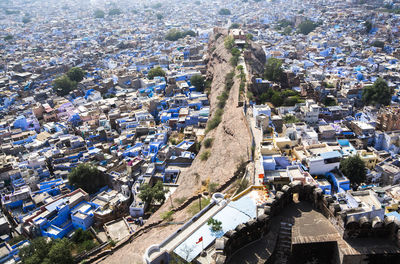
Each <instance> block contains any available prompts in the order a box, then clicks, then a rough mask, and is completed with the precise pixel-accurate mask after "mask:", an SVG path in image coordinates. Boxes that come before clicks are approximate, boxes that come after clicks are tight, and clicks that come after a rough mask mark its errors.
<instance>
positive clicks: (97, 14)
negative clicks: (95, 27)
mask: <svg viewBox="0 0 400 264" xmlns="http://www.w3.org/2000/svg"><path fill="white" fill-rule="evenodd" d="M104 15H105V13H104V11H103V10H101V9H96V10H95V11H94V17H95V18H104Z"/></svg>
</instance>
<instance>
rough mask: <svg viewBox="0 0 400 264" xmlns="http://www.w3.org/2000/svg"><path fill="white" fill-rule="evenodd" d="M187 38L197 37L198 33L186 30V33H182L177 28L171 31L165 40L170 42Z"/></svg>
mask: <svg viewBox="0 0 400 264" xmlns="http://www.w3.org/2000/svg"><path fill="white" fill-rule="evenodd" d="M186 36H192V37H194V36H196V32H194V31H193V30H186V31H180V30H178V29H176V28H173V29H170V30H169V31H168V32H167V34H166V35H165V39H166V40H170V41H176V40H178V39H180V38H184V37H186Z"/></svg>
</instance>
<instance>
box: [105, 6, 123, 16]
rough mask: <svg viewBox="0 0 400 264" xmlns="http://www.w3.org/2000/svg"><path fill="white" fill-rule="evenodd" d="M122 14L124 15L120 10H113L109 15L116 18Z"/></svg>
mask: <svg viewBox="0 0 400 264" xmlns="http://www.w3.org/2000/svg"><path fill="white" fill-rule="evenodd" d="M120 14H122V12H121V10H120V9H119V8H113V9H110V11H108V15H110V16H116V15H120ZM103 17H104V16H103Z"/></svg>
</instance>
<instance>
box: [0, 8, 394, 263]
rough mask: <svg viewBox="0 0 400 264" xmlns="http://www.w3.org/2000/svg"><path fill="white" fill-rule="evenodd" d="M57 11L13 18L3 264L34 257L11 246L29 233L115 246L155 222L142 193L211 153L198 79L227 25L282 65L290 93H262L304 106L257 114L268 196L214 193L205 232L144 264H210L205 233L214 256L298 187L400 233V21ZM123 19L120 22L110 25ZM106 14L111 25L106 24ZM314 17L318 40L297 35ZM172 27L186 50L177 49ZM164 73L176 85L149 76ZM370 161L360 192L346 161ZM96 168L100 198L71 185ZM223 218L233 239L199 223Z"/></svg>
mask: <svg viewBox="0 0 400 264" xmlns="http://www.w3.org/2000/svg"><path fill="white" fill-rule="evenodd" d="M47 2H48V3H46V4H45V3H42V1H22V0H18V1H13V3H12V4H10V5H9V6H7V7H4V8H3V10H2V11H1V12H0V28H1V29H2V30H1V32H0V194H1V205H2V211H1V212H0V242H1V244H0V251H1V252H0V254H1V255H0V262H3V261H15V262H17V261H19V258H18V248H20V247H21V246H23V245H26V244H28V243H29V242H28V241H26V240H22V241H21V242H19V243H17V244H14V245H12V246H10V245H9V244H8V242H7V241H10V239H12V238H13V237H16V236H18V235H23V236H26V237H28V238H35V237H38V236H44V237H49V238H54V239H57V238H63V237H70V236H71V234H72V233H73V232H74V230H76V229H78V228H82V229H84V230H89V229H91V227H96V229H98V228H100V229H101V228H104V229H105V230H106V233H107V235H108V238H107V239H112V238H113V237H112V233H113V232H112V230H113V229H112V225H114V224H116V223H118V224H120V222H118V221H120V220H121V219H123V220H121V221H123V223H124V228H125V233H124V234H126V235H129V234H132V233H133V232H134V231H135V228H137V227H138V225H142V224H143V217H144V215H145V212H146V210H147V209H148V207H149V206H151V204H149V202H145V201H143V200H142V199H141V198H140V192H141V187H142V186H143V185H147V184H148V185H150V186H153V185H155V184H156V183H157V182H162V183H163V185H164V188H165V190H166V191H167V196H168V195H171V194H172V193H173V192H174V191H175V190H176V187H177V186H178V183H179V182H178V179H179V176H180V173H181V171H182V170H184V169H185V168H187V167H189V166H190V165H191V164H192V162H193V160H194V159H195V157H196V154H197V152H198V147H199V145H198V143H199V142H200V141H201V140H202V139H203V137H204V135H205V127H206V124H207V121H208V118H209V115H210V107H209V100H208V95H207V94H206V91H204V90H202V89H198V88H196V87H194V85H193V84H192V83H191V78H192V77H193V76H198V75H200V76H205V74H206V70H207V69H206V63H207V52H208V49H209V48H210V47H209V46H208V45H209V40H210V37H211V36H212V32H213V28H214V27H216V26H217V27H230V26H232V25H234V24H235V23H238V24H240V25H241V26H240V27H241V28H240V29H236V27H239V26H238V25H235V26H234V27H235V29H233V30H231V34H232V35H233V36H234V38H235V44H236V45H237V46H238V47H239V48H243V49H246V48H247V47H246V46H247V43H246V41H245V40H246V36H248V35H246V34H247V33H249V34H251V36H252V39H253V41H254V42H256V43H257V44H259V45H260V46H261V47H262V51H263V54H262V56H265V58H263V60H265V61H266V60H268V59H269V58H277V59H281V60H282V62H283V79H282V80H283V81H282V82H281V83H280V84H279V85H278V84H277V83H273V82H270V81H267V80H263V79H262V78H258V77H260V76H257V78H253V80H252V81H253V82H254V84H253V87H260V89H263V87H264V88H268V89H281V88H284V89H291V90H294V91H296V92H298V93H299V95H300V96H301V98H302V101H301V102H299V103H297V104H295V105H293V106H281V107H274V106H273V105H271V104H262V105H256V104H255V103H253V102H250V108H247V105H245V108H244V109H251V111H248V113H249V116H250V117H249V118H250V119H251V120H250V121H249V123H250V127H251V131H252V134H253V136H254V139H255V154H256V155H255V161H254V164H255V173H254V176H249V177H253V179H252V178H249V181H250V182H251V183H252V184H253V185H255V186H252V187H250V189H248V190H246V191H245V193H244V194H239V196H236V197H235V198H233V199H232V201H230V200H226V199H225V197H223V195H220V194H214V196H213V197H212V202H211V204H210V206H208V207H207V208H205V209H204V210H203V211H201V212H200V213H199V214H198V215H197V216H195V217H194V218H193V219H191V220H190V222H188V223H187V224H186V225H185V226H184V228H182V230H190V231H191V235H190V236H187V237H184V236H183V235H182V233H179V232H180V231H181V229H180V230H179V231H177V232H176V233H175V234H173V235H172V236H171V237H170V238H167V240H166V241H164V242H165V243H164V242H163V243H161V244H160V245H157V246H154V247H152V248H150V249H149V250H148V252H146V254H147V255H146V256H145V261H147V262H148V263H158V261H161V260H165V258H166V260H167V261H168V257H165V255H160V254H159V253H160V252H163V250H165V252H167V251H168V250H169V251H173V252H174V254H176V255H178V256H179V257H180V258H182V259H184V260H187V261H192V260H194V259H196V260H197V261H199V262H201V263H206V261H208V260H207V257H204V259H201V255H200V254H201V253H202V251H204V248H202V249H201V248H200V245H199V246H194V247H193V245H197V244H198V243H197V242H196V241H197V240H198V239H199V237H200V236H201V242H202V241H203V236H204V240H206V242H207V245H206V246H208V245H211V244H213V243H214V242H215V239H216V238H220V237H222V236H223V235H224V233H226V232H228V231H229V230H232V229H235V228H236V227H237V226H238V225H240V224H243V223H246V222H249V221H253V220H254V218H257V217H259V216H260V215H262V212H261V211H262V210H263V208H264V207H265V206H269V205H268V204H269V203H270V202H271V201H270V199H275V198H276V197H277V196H281V195H280V193H282V189H283V190H286V191H287V189H288V188H287V187H285V186H289V185H294V184H299V183H300V184H301V185H302V186H306V185H307V186H309V185H310V186H313V188H315V189H318V190H321V194H320V193H319V192H318V193H319V194H318V195H320V196H321V195H322V196H324V195H326V196H329V197H334V198H332V199H334V200H335V202H332V203H333V207H334V213H337V212H340V217H341V219H342V220H343V221H344V223H345V225H346V224H347V223H355V222H357V223H358V222H359V221H361V222H362V223H363V224H364V223H365V221H367V222H368V221H369V222H372V221H374V219H375V221H381V222H382V221H385V219H397V220H396V221H400V214H399V213H398V210H399V208H398V204H399V202H400V187H399V184H400V119H399V118H398V114H399V113H400V108H399V105H398V104H399V102H400V100H399V95H400V91H399V90H398V86H399V83H400V79H399V74H398V70H399V65H400V64H399V58H400V46H399V42H398V41H397V38H398V37H399V34H400V30H399V28H400V27H399V26H400V15H397V14H395V12H389V11H387V9H377V8H378V7H379V6H377V5H376V3H375V1H364V2H367V3H366V4H365V5H364V6H360V5H358V2H361V1H318V2H315V1H289V3H286V2H285V1H232V2H229V3H225V2H223V1H184V0H177V1H174V2H171V3H169V2H168V3H167V2H162V1H161V2H160V3H158V2H156V1H153V2H149V3H147V2H146V3H142V1H137V2H135V1H134V2H132V1H120V2H118V3H110V2H108V1H101V0H99V1H88V2H84V3H81V1H55V0H49V1H47ZM386 2H387V6H386V7H387V8H389V7H390V8H391V9H394V10H397V8H400V5H399V3H397V1H386ZM1 5H5V4H3V3H1ZM2 7H3V6H2ZM117 7H118V8H119V12H117V13H120V14H116V15H115V14H112V13H111V12H110V13H109V10H112V9H114V11H115V9H116V8H117ZM98 8H99V9H102V10H104V12H105V15H104V17H103V18H101V17H96V16H95V15H94V11H95V9H98ZM222 8H226V9H228V11H230V13H231V14H232V15H224V14H222V13H221V12H219V11H220V10H221V9H222ZM204 10H208V11H207V12H204ZM389 10H390V9H389ZM305 21H308V22H310V23H313V24H314V25H316V28H315V29H314V30H313V31H312V32H310V33H309V34H307V35H304V34H299V33H297V32H295V31H296V30H297V28H298V26H299V25H301V24H302V23H303V22H305ZM282 25H284V27H283V26H282ZM171 30H175V31H174V32H176V31H179V32H181V38H178V39H177V40H175V41H170V40H166V39H165V36H166V35H167V34H168V33H170V32H171ZM185 32H190V33H191V32H193V34H192V33H191V34H187V35H186V36H185V34H184V33H185ZM243 32H246V34H244V33H243ZM245 55H246V54H245ZM245 57H246V56H245ZM249 66H250V65H249ZM72 67H79V68H81V69H83V70H84V71H85V76H84V79H83V80H82V81H81V82H79V83H78V84H77V86H76V89H74V90H72V91H71V92H70V93H69V94H68V95H66V96H58V95H57V94H56V93H55V92H54V90H53V88H54V87H53V84H54V82H53V81H54V79H56V78H57V77H59V76H61V75H63V74H65V73H66V72H67V71H68V70H69V69H71V68H72ZM157 67H160V69H161V70H162V71H163V74H159V75H161V76H155V77H154V78H152V77H150V76H148V73H149V71H150V70H151V69H153V68H157ZM249 68H250V67H249ZM378 78H382V79H384V80H385V81H386V82H387V84H388V86H389V87H390V88H391V90H392V91H393V96H392V97H391V103H390V106H384V107H380V108H377V107H375V106H364V101H363V98H362V95H363V91H364V90H365V88H366V87H368V86H370V85H372V84H373V83H374V82H375V81H376V80H377V79H378ZM248 87H250V84H249V85H248ZM303 99H304V100H303ZM327 102H330V104H328V103H327ZM288 120H292V121H293V122H288ZM257 135H258V136H257ZM228 154H229V153H227V155H228ZM356 155H358V156H359V157H360V158H361V160H362V161H363V162H364V164H365V165H366V168H367V180H366V182H367V183H368V185H360V186H358V189H357V190H353V189H352V187H353V185H352V182H351V181H350V180H349V178H350V177H349V176H350V175H344V174H343V172H342V171H341V170H340V162H341V161H342V160H343V159H346V158H348V157H352V156H356ZM81 163H90V164H92V165H93V166H95V167H96V168H97V169H98V170H99V171H100V172H101V173H102V174H103V175H106V177H107V179H108V180H107V181H108V184H107V185H105V186H103V187H102V188H99V190H97V192H96V193H94V194H88V193H87V192H85V191H84V190H83V189H81V188H74V186H71V184H69V182H68V175H69V173H70V172H71V170H73V168H75V167H77V166H78V165H79V164H81ZM246 175H247V174H246ZM320 196H319V197H320ZM322 196H321V197H322ZM254 197H256V198H254ZM317 204H319V203H317ZM260 212H261V213H260ZM210 215H211V216H212V217H215V219H218V220H220V221H222V226H223V231H224V232H223V233H222V234H217V235H215V234H213V233H211V232H208V231H209V230H208V228H207V225H205V224H204V223H200V224H199V221H200V219H201V220H202V221H203V220H204V221H206V220H208V218H209V216H210ZM365 219H367V220H365ZM377 219H378V220H377ZM361 222H360V225H361ZM392 222H393V221H392ZM399 227H400V225H399ZM200 228H202V229H201V230H200ZM203 229H204V230H203ZM206 229H207V230H208V231H207V230H206ZM199 230H200V231H199ZM203 231H204V232H205V233H202V232H203ZM93 232H96V231H94V229H93ZM207 232H208V233H207ZM110 234H111V235H110ZM201 234H203V235H201ZM178 240H179V241H180V242H181V243H177V241H178ZM171 241H172V242H174V243H175V244H172V242H171ZM218 243H222V242H221V241H220V240H218ZM202 244H203V243H202ZM186 246H189V247H193V250H192V251H190V252H188V251H187V249H186V248H184V247H186ZM216 246H217V247H218V246H219V245H216ZM217 250H218V249H217ZM169 253H171V252H168V254H169ZM168 254H167V255H168ZM160 256H161V257H160ZM199 256H200V257H199ZM160 263H161V262H160Z"/></svg>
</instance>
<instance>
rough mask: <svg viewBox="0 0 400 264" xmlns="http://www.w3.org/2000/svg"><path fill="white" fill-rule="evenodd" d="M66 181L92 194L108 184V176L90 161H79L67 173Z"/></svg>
mask: <svg viewBox="0 0 400 264" xmlns="http://www.w3.org/2000/svg"><path fill="white" fill-rule="evenodd" d="M68 181H69V183H70V184H71V185H73V186H74V187H76V188H82V189H83V190H84V191H86V192H87V193H89V194H93V193H96V192H97V191H98V190H99V189H100V188H101V187H104V186H106V185H107V184H108V176H107V175H106V174H104V173H102V172H101V171H100V170H99V169H97V168H96V167H95V166H93V165H91V164H90V163H81V164H79V165H78V167H76V168H73V169H72V170H71V172H70V173H69V174H68Z"/></svg>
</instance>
